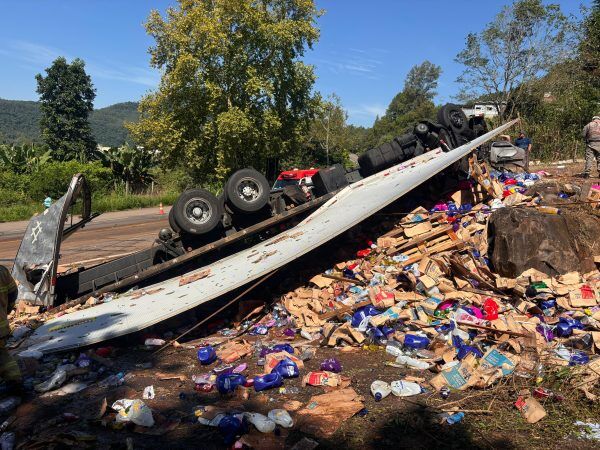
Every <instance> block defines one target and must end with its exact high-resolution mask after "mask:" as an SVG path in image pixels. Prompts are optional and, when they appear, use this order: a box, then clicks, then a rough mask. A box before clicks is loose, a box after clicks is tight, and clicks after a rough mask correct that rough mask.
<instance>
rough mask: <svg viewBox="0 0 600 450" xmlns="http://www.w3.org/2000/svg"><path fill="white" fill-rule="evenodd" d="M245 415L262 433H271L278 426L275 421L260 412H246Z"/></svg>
mask: <svg viewBox="0 0 600 450" xmlns="http://www.w3.org/2000/svg"><path fill="white" fill-rule="evenodd" d="M244 417H246V419H248V422H250V423H251V424H252V425H254V426H255V427H256V429H257V430H258V431H260V432H261V433H271V432H272V431H273V430H274V429H275V427H276V425H275V422H274V421H272V420H271V419H269V418H268V417H267V416H263V415H262V414H259V413H251V412H248V413H244Z"/></svg>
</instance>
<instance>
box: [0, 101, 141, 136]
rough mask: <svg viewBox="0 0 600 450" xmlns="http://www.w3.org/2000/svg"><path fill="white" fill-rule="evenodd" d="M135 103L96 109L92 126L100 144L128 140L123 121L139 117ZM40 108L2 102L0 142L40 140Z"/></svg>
mask: <svg viewBox="0 0 600 450" xmlns="http://www.w3.org/2000/svg"><path fill="white" fill-rule="evenodd" d="M137 105H138V104H137V103H136V102H124V103H116V104H114V105H111V106H107V107H106V108H100V109H96V110H94V111H93V112H92V114H91V115H90V124H91V126H92V131H93V133H94V136H95V137H96V141H97V142H98V144H100V145H102V146H111V147H112V146H117V145H121V144H122V143H123V142H125V141H126V140H127V134H128V133H127V130H126V129H125V127H124V126H123V123H124V122H126V121H127V122H134V121H136V120H137V118H138V112H137ZM39 123H40V108H39V104H38V102H30V101H22V100H4V99H0V142H8V143H13V142H20V141H27V142H29V141H35V142H39V141H40V127H39Z"/></svg>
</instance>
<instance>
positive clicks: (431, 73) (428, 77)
mask: <svg viewBox="0 0 600 450" xmlns="http://www.w3.org/2000/svg"><path fill="white" fill-rule="evenodd" d="M441 74H442V68H441V67H440V66H436V65H435V64H433V63H431V62H429V61H424V62H422V63H421V64H419V65H417V66H413V67H412V68H411V69H410V71H409V72H408V75H406V80H405V81H404V88H403V89H402V91H401V92H399V93H398V94H396V96H395V97H394V98H393V99H392V101H391V102H390V106H388V109H387V112H386V116H391V117H400V116H402V115H404V114H407V113H409V112H410V111H411V110H413V109H415V108H419V107H420V106H421V105H422V104H424V103H428V102H433V98H434V97H435V95H436V94H437V92H436V89H437V86H438V81H439V78H440V75H441Z"/></svg>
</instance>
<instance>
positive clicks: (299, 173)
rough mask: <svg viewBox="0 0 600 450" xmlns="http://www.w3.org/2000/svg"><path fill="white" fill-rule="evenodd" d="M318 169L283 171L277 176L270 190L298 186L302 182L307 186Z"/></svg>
mask: <svg viewBox="0 0 600 450" xmlns="http://www.w3.org/2000/svg"><path fill="white" fill-rule="evenodd" d="M318 171H319V169H293V170H284V171H283V172H281V173H280V174H279V176H278V177H277V180H276V181H275V184H273V188H272V190H274V191H275V190H278V189H283V188H284V187H285V186H290V185H294V184H300V183H301V182H302V180H304V182H305V183H306V184H308V185H311V184H312V181H311V179H312V177H313V175H314V174H316V173H317V172H318Z"/></svg>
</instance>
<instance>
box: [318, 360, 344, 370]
mask: <svg viewBox="0 0 600 450" xmlns="http://www.w3.org/2000/svg"><path fill="white" fill-rule="evenodd" d="M321 370H326V371H328V372H333V373H340V372H341V371H342V364H341V363H340V362H339V361H338V360H337V359H335V358H328V359H326V360H325V361H323V362H322V363H321Z"/></svg>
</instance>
